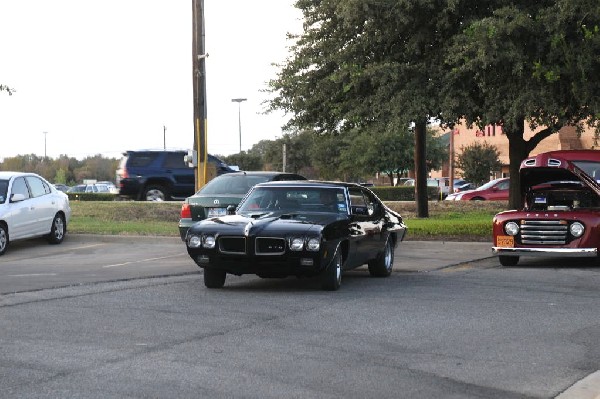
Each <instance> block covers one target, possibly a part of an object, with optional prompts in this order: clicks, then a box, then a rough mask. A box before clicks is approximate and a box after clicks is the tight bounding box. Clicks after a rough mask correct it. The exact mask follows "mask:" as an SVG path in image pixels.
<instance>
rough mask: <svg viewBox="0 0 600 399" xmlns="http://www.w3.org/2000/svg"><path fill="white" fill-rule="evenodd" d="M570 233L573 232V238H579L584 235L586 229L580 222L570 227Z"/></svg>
mask: <svg viewBox="0 0 600 399" xmlns="http://www.w3.org/2000/svg"><path fill="white" fill-rule="evenodd" d="M569 231H570V232H571V234H572V235H573V237H576V238H579V237H581V236H582V235H583V232H584V231H585V227H583V225H582V224H581V223H579V222H574V223H571V226H570V227H569Z"/></svg>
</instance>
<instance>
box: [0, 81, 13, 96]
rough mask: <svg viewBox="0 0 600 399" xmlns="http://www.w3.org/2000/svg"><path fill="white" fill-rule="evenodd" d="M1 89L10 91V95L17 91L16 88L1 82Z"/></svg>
mask: <svg viewBox="0 0 600 399" xmlns="http://www.w3.org/2000/svg"><path fill="white" fill-rule="evenodd" d="M0 91H5V92H7V93H8V95H9V96H12V94H13V93H14V92H15V91H16V90H15V89H12V88H10V87H8V86H7V85H2V84H0Z"/></svg>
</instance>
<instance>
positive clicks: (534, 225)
mask: <svg viewBox="0 0 600 399" xmlns="http://www.w3.org/2000/svg"><path fill="white" fill-rule="evenodd" d="M568 231H569V224H568V223H567V222H566V221H565V220H522V221H521V243H522V244H537V245H560V244H566V243H567V233H568Z"/></svg>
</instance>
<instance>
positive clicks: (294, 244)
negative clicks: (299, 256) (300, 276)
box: [290, 237, 304, 251]
mask: <svg viewBox="0 0 600 399" xmlns="http://www.w3.org/2000/svg"><path fill="white" fill-rule="evenodd" d="M290 249H291V250H292V251H302V250H303V249H304V238H303V237H293V238H291V239H290Z"/></svg>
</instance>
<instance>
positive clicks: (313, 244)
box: [306, 237, 321, 251]
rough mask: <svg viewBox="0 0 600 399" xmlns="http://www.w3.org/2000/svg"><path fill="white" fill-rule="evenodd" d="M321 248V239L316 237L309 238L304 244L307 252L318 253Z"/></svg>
mask: <svg viewBox="0 0 600 399" xmlns="http://www.w3.org/2000/svg"><path fill="white" fill-rule="evenodd" d="M319 248H321V239H319V238H317V237H313V238H309V239H308V241H307V242H306V249H307V250H309V251H318V250H319Z"/></svg>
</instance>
